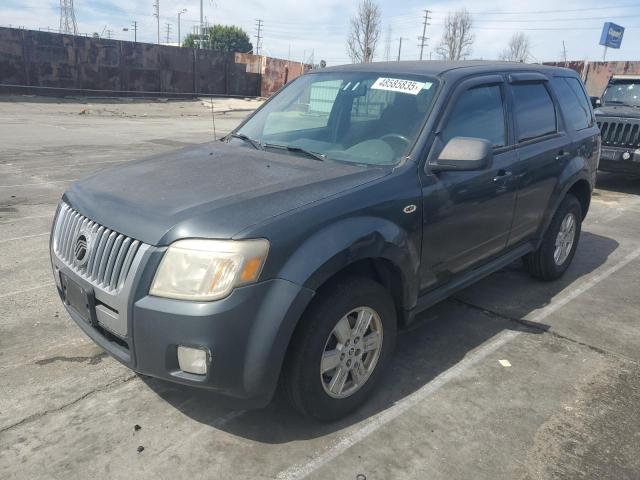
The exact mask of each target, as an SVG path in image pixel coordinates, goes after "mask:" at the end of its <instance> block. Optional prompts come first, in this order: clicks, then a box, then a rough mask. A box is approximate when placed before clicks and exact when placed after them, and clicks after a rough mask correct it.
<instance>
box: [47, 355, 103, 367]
mask: <svg viewBox="0 0 640 480" xmlns="http://www.w3.org/2000/svg"><path fill="white" fill-rule="evenodd" d="M106 357H107V352H101V353H98V354H96V355H91V356H78V357H65V356H62V355H58V356H56V357H50V358H43V359H42V360H37V361H36V362H35V364H36V365H40V366H42V365H49V364H50V363H54V362H71V363H83V362H87V365H98V364H99V363H101V362H102V359H104V358H106Z"/></svg>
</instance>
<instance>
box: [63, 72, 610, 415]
mask: <svg viewBox="0 0 640 480" xmlns="http://www.w3.org/2000/svg"><path fill="white" fill-rule="evenodd" d="M599 149H600V131H599V130H598V128H597V126H596V125H595V120H594V116H593V111H592V109H591V105H590V103H589V101H588V97H587V96H586V93H585V91H584V89H583V86H582V84H581V82H580V80H579V79H578V77H577V76H576V74H575V73H574V72H573V71H570V70H565V69H560V68H551V67H542V66H533V65H524V64H510V63H486V62H454V63H448V62H393V63H378V64H376V63H369V64H363V65H348V66H342V67H335V68H327V69H323V70H320V71H314V72H311V73H309V74H307V75H304V76H302V77H300V78H298V79H296V80H294V81H293V82H292V83H290V84H289V85H288V86H286V87H285V88H284V89H282V90H281V91H280V92H279V93H278V94H277V95H275V96H274V97H272V98H271V99H270V100H269V101H268V102H266V103H265V104H264V105H263V106H262V107H261V108H260V109H259V110H257V111H256V112H255V113H254V114H253V115H251V116H250V117H249V118H248V119H247V120H246V121H245V122H244V123H243V124H242V125H240V126H239V127H238V128H237V129H236V130H235V131H234V132H233V133H231V134H230V135H229V136H228V137H226V138H225V139H224V141H223V142H215V143H209V144H204V145H202V146H199V147H196V148H189V149H184V150H180V151H177V152H174V153H171V154H165V155H162V156H158V157H154V158H150V159H147V160H143V161H139V162H133V163H130V164H127V165H126V166H120V167H117V168H113V169H111V170H104V171H101V172H99V173H96V174H94V175H93V176H91V177H89V178H87V179H84V180H81V181H79V182H76V183H75V184H73V185H72V186H71V188H70V189H69V190H68V191H67V192H66V193H65V194H64V197H63V199H62V202H61V204H60V207H59V208H58V212H57V215H56V218H55V221H54V224H53V232H52V235H51V239H52V240H51V256H52V263H53V269H54V277H55V281H56V285H57V287H58V291H59V293H60V296H61V298H62V300H63V301H64V303H65V305H66V308H67V310H68V312H69V314H70V315H71V317H72V318H73V319H74V320H75V321H76V323H77V324H78V325H79V326H80V328H82V329H83V330H84V332H85V333H86V334H87V335H89V336H90V337H91V338H92V339H93V340H94V341H95V342H96V343H98V344H99V345H101V346H102V347H103V348H104V349H105V350H107V351H108V352H109V353H110V354H112V355H113V356H114V357H115V358H117V359H118V360H120V361H121V362H122V363H124V364H125V365H127V366H129V367H130V368H132V369H133V370H135V371H137V372H141V373H144V374H146V375H151V376H154V377H158V378H162V379H166V380H170V381H174V382H179V383H183V384H187V385H192V386H199V387H203V388H208V389H212V390H214V391H217V392H221V393H224V394H226V395H231V396H235V397H241V398H246V399H248V398H251V399H254V400H256V402H258V403H262V404H265V403H267V402H268V401H269V400H270V399H271V397H272V395H273V393H274V391H275V389H276V386H277V385H278V384H280V385H281V387H282V388H283V389H284V391H285V392H286V393H287V395H288V397H289V399H290V400H291V402H292V404H293V405H294V406H295V407H297V408H298V409H299V410H300V411H301V412H303V413H305V414H308V415H310V416H313V417H315V418H319V419H334V418H338V417H341V416H343V415H346V414H347V413H348V412H350V411H352V410H353V409H355V408H357V407H358V406H359V405H360V404H362V403H363V402H364V401H365V399H366V398H367V397H368V396H369V395H370V394H371V392H372V390H373V388H374V387H375V386H376V385H377V384H378V383H379V382H380V380H381V375H382V373H383V371H384V370H385V368H386V367H387V366H388V364H389V362H390V359H391V355H392V353H393V350H394V347H395V340H396V332H397V329H398V328H401V327H404V326H406V325H408V324H409V323H411V322H412V321H413V320H414V319H415V318H416V315H417V314H418V313H419V312H421V311H423V310H425V309H427V308H428V307H430V306H431V305H433V304H435V303H437V302H439V301H441V300H443V299H444V298H446V297H447V296H448V295H451V294H452V293H454V292H456V291H457V290H459V289H461V288H463V287H465V286H467V285H469V284H471V283H472V282H475V281H477V280H479V279H481V278H483V277H485V276H487V275H488V274H490V273H492V272H494V271H496V270H498V269H500V268H502V267H504V266H505V265H507V264H509V263H511V262H513V261H514V260H517V259H520V258H522V259H523V261H524V264H525V265H526V267H527V269H528V270H529V271H530V272H531V274H532V275H533V276H534V277H536V278H539V279H542V280H553V279H556V278H558V277H560V276H561V275H562V274H563V273H564V272H565V270H566V269H567V267H568V266H569V264H570V263H571V260H572V258H573V256H574V253H575V251H576V247H577V245H578V240H579V238H580V230H581V223H582V220H583V219H584V217H585V215H586V214H587V211H588V209H589V202H590V199H591V192H592V189H593V185H594V180H595V174H596V169H597V164H598V155H599Z"/></svg>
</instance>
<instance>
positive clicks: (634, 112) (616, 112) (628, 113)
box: [595, 105, 640, 119]
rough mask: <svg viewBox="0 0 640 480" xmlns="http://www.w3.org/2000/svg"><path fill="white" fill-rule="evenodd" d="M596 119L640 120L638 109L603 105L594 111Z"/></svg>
mask: <svg viewBox="0 0 640 480" xmlns="http://www.w3.org/2000/svg"><path fill="white" fill-rule="evenodd" d="M595 114H596V116H598V117H624V118H638V119H640V108H638V107H630V106H628V105H604V106H602V107H598V108H596V109H595Z"/></svg>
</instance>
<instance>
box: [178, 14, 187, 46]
mask: <svg viewBox="0 0 640 480" xmlns="http://www.w3.org/2000/svg"><path fill="white" fill-rule="evenodd" d="M186 12H187V9H186V8H183V9H182V10H180V11H179V12H178V46H179V47H180V46H182V42H181V41H180V15H182V14H183V13H186Z"/></svg>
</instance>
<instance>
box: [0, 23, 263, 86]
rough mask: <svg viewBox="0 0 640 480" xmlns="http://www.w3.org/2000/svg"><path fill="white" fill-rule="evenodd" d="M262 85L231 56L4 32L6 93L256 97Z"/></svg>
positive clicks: (0, 78)
mask: <svg viewBox="0 0 640 480" xmlns="http://www.w3.org/2000/svg"><path fill="white" fill-rule="evenodd" d="M252 57H253V56H252ZM255 58H258V57H255ZM261 81H262V72H255V71H250V70H249V71H248V69H247V65H246V63H244V62H242V63H236V57H235V55H234V54H231V53H222V52H213V51H208V50H194V49H190V48H176V47H171V46H165V45H154V44H148V43H134V42H124V41H119V40H108V39H100V38H89V37H80V36H73V35H60V34H57V33H49V32H39V31H34V30H21V29H11V28H0V92H4V93H37V94H49V95H69V94H87V93H90V94H91V95H106V96H118V95H144V94H154V95H196V94H201V95H235V96H243V97H245V96H248V97H250V96H257V95H261V94H262V90H261V87H262V85H261ZM269 93H271V92H269Z"/></svg>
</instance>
